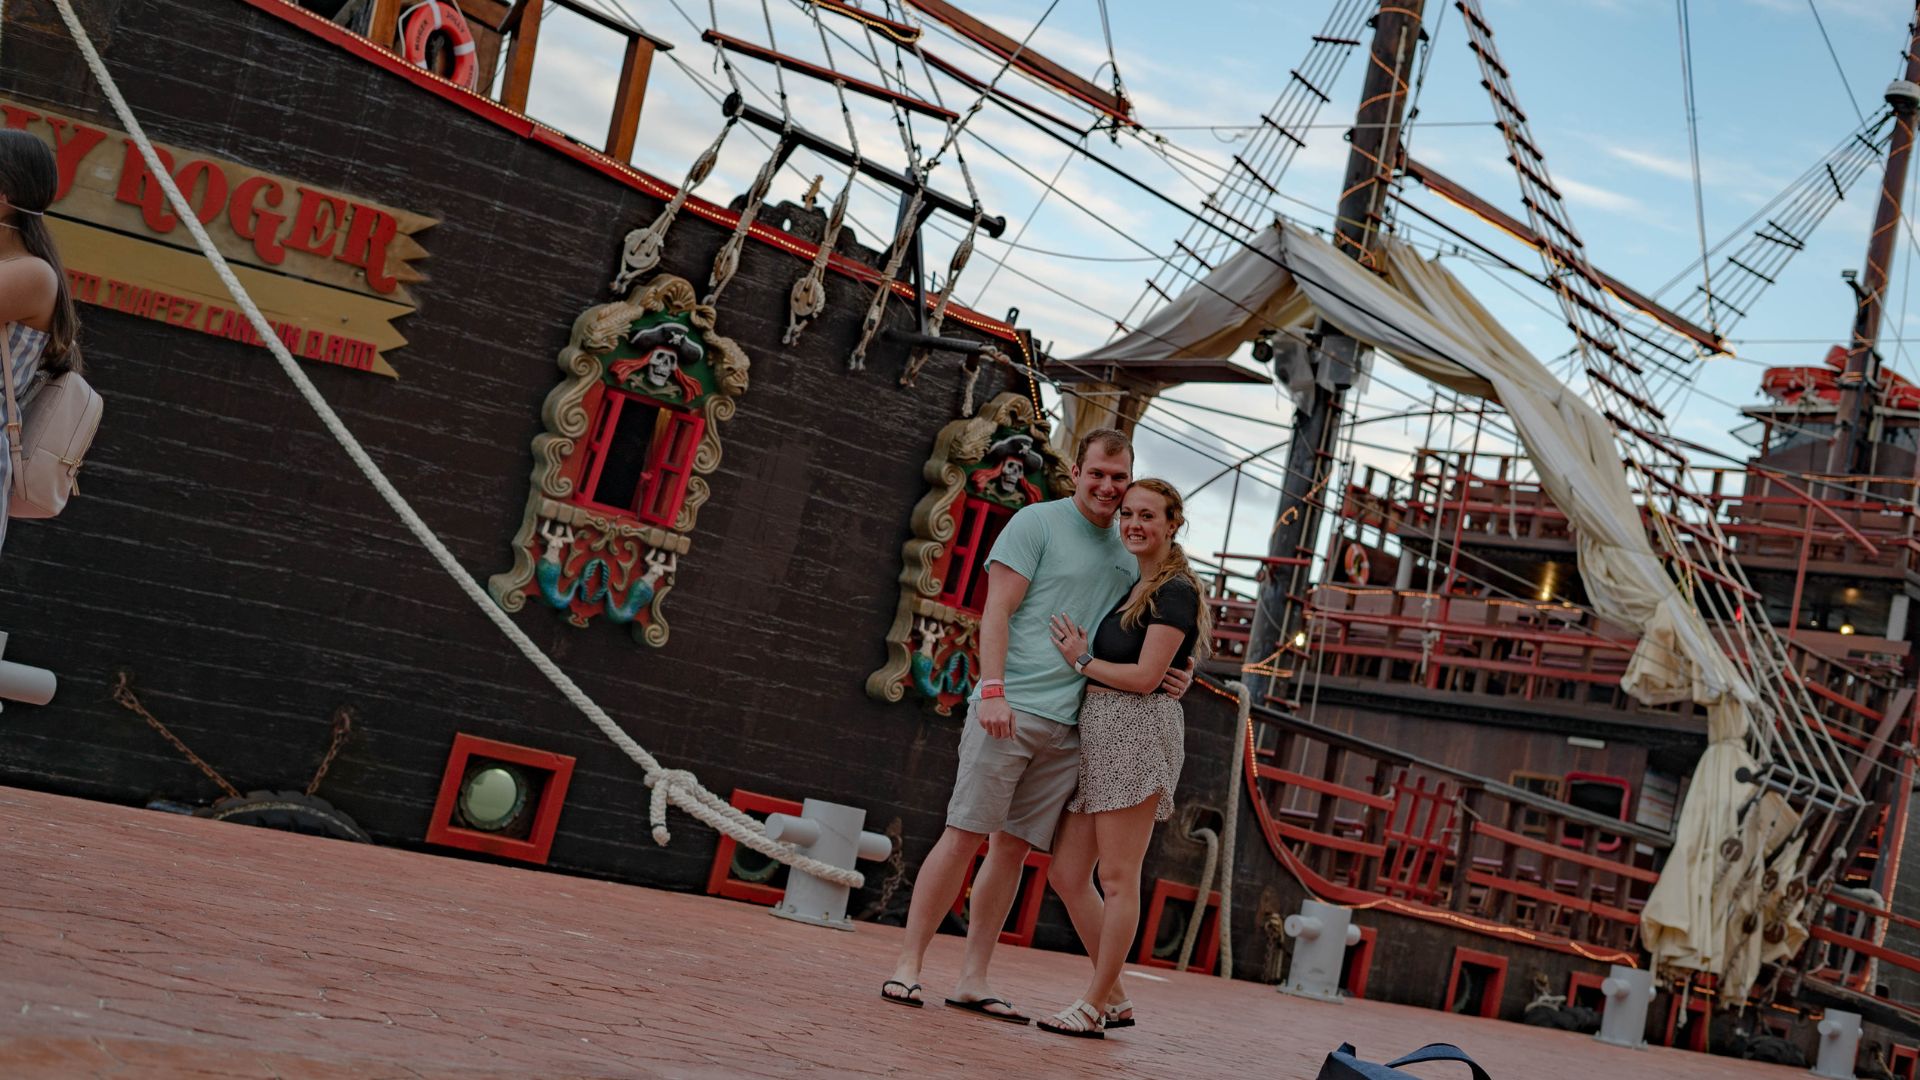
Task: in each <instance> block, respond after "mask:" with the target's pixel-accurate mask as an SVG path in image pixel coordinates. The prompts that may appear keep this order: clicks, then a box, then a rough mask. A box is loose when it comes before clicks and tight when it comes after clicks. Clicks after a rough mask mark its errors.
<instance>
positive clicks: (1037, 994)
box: [0, 788, 1806, 1080]
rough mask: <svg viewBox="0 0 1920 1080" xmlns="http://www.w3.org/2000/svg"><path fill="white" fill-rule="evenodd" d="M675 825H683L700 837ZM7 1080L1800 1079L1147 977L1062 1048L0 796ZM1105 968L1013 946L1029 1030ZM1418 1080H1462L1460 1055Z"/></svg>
mask: <svg viewBox="0 0 1920 1080" xmlns="http://www.w3.org/2000/svg"><path fill="white" fill-rule="evenodd" d="M675 823H676V824H678V825H680V826H681V827H682V828H683V829H684V828H687V823H686V819H684V818H677V819H676V822H675ZM0 867H4V872H0V1075H4V1076H6V1077H9V1078H11V1080H28V1078H40V1077H57V1078H63V1080H64V1078H67V1077H96V1076H98V1077H141V1078H143V1080H147V1078H168V1077H194V1078H226V1077H282V1078H287V1080H293V1078H296V1077H297V1078H334V1077H353V1078H384V1077H463V1078H473V1077H509V1076H511V1077H736V1076H737V1077H749V1076H750V1077H787V1076H804V1077H956V1078H959V1077H964V1078H967V1080H980V1078H982V1077H995V1076H1044V1077H1073V1076H1089V1077H1091V1076H1099V1077H1139V1078H1156V1080H1157V1078H1164V1077H1201V1076H1219V1077H1240V1076H1247V1077H1253V1076H1259V1077H1278V1078H1295V1077H1298V1078H1305V1080H1311V1078H1312V1077H1313V1076H1314V1075H1315V1074H1316V1073H1317V1072H1318V1070H1319V1066H1320V1062H1321V1061H1322V1060H1323V1059H1324V1058H1325V1056H1326V1053H1327V1051H1328V1050H1330V1049H1332V1048H1333V1047H1335V1046H1337V1045H1338V1044H1340V1043H1341V1042H1343V1041H1345V1042H1352V1043H1354V1044H1355V1045H1357V1046H1358V1047H1359V1049H1360V1050H1361V1051H1362V1053H1363V1054H1364V1055H1365V1056H1367V1057H1369V1058H1371V1059H1372V1060H1376V1061H1380V1060H1387V1059H1389V1058H1391V1057H1394V1056H1396V1055H1398V1054H1400V1053H1403V1052H1405V1051H1407V1050H1411V1049H1413V1048H1415V1047H1417V1046H1420V1045H1422V1044H1425V1043H1429V1042H1452V1043H1457V1044H1459V1045H1460V1046H1463V1047H1465V1048H1466V1049H1467V1050H1468V1052H1470V1053H1472V1054H1473V1055H1474V1056H1475V1057H1477V1058H1478V1059H1479V1060H1480V1061H1481V1062H1482V1063H1483V1064H1485V1066H1486V1067H1487V1069H1488V1071H1489V1072H1490V1073H1491V1074H1492V1076H1493V1078H1494V1080H1531V1078H1534V1077H1545V1076H1553V1077H1604V1078H1625V1077H1633V1078H1636V1080H1660V1078H1666V1077H1674V1078H1679V1077H1686V1078H1689V1080H1716V1078H1761V1077H1781V1078H1784V1077H1786V1076H1788V1075H1789V1073H1790V1072H1792V1073H1794V1074H1795V1075H1802V1076H1804V1075H1806V1074H1805V1072H1804V1070H1798V1071H1796V1070H1788V1069H1785V1068H1783V1067H1780V1066H1767V1065H1758V1064H1753V1063H1747V1062H1740V1061H1734V1060H1730V1059H1727V1058H1719V1057H1709V1056H1707V1055H1704V1054H1692V1053H1686V1052H1683V1051H1677V1050H1668V1049H1663V1048H1654V1049H1647V1050H1624V1049H1617V1048H1614V1047H1609V1046H1604V1045H1602V1044H1600V1043H1597V1042H1595V1041H1594V1040H1593V1039H1592V1038H1590V1037H1587V1036H1583V1035H1577V1034H1573V1033H1569V1032H1562V1031H1550V1030H1544V1029H1539V1028H1531V1027H1527V1026H1525V1025H1521V1024H1513V1023H1504V1022H1501V1021H1497V1020H1483V1019H1478V1018H1470V1017H1461V1016H1454V1015H1449V1014H1446V1013H1441V1012H1435V1011H1431V1010H1425V1009H1414V1008H1406V1007H1401V1006H1395V1005H1385V1004H1381V1003H1378V1002H1368V1001H1350V1002H1345V1003H1341V1004H1322V1003H1317V1002H1310V1001H1303V1000H1300V999H1297V998H1290V997H1285V996H1283V995H1280V994H1278V993H1275V992H1274V990H1273V989H1272V988H1270V987H1267V986H1262V985H1259V984H1256V983H1251V982H1233V981H1228V980H1224V979H1217V978H1209V977H1205V976H1200V975H1193V974H1176V973H1173V972H1150V973H1145V974H1138V975H1137V977H1135V976H1136V970H1135V969H1133V968H1131V967H1129V969H1128V971H1129V982H1130V987H1131V991H1132V995H1133V1000H1134V1003H1135V1005H1136V1006H1137V1008H1138V1015H1139V1018H1140V1024H1139V1026H1138V1027H1136V1028H1133V1029H1130V1030H1126V1031H1118V1032H1114V1033H1112V1034H1111V1035H1110V1036H1109V1037H1108V1038H1107V1039H1105V1040H1103V1041H1102V1040H1087V1039H1067V1038H1062V1037H1059V1036H1055V1035H1049V1034H1046V1033H1044V1032H1041V1031H1038V1030H1036V1029H1034V1028H1032V1027H1025V1028H1021V1027H1015V1026H1013V1025H1010V1024H1003V1023H996V1022H992V1021H987V1020H982V1019H979V1018H977V1017H974V1016H972V1015H970V1014H967V1013H962V1012H959V1011H956V1010H952V1009H947V1008H943V1007H942V1006H941V1005H940V998H941V996H942V991H943V989H944V988H945V987H946V985H947V983H948V981H949V980H951V979H952V977H953V975H954V974H955V972H956V971H957V969H958V965H959V960H960V946H961V942H960V939H959V938H956V937H950V936H942V937H940V938H939V939H937V940H936V941H935V943H934V947H933V950H932V953H931V955H930V956H929V958H928V965H927V972H926V980H925V981H926V984H927V995H928V998H929V999H930V1004H929V1005H928V1007H927V1008H925V1009H920V1010H911V1009H905V1008H901V1007H899V1006H897V1005H890V1004H887V1003H886V1002H884V1001H882V1000H880V998H879V996H878V989H879V985H880V982H881V980H882V979H884V978H886V976H887V973H888V972H889V970H890V968H891V964H892V959H893V955H894V951H895V950H896V949H897V948H898V946H899V941H900V931H899V930H898V929H896V928H894V927H888V926H877V925H870V924H862V925H860V927H859V929H858V930H857V932H854V933H842V932H837V931H833V930H825V929H820V928H816V927H812V926H805V925H800V924H796V923H791V922H787V921H784V920H780V919H775V918H772V917H770V916H769V915H768V914H767V911H766V909H764V908H760V907H755V906H752V905H748V904H741V903H734V902H730V901H725V900H717V899H711V898H708V897H702V896H690V895H683V894H677V893H669V892H662V891H658V890H653V889H643V888H637V887H632V886H624V885H615V884H609V883H606V882H600V881H592V880H586V879H582V878H575V877H566V876H561V875H556V874H549V873H540V872H536V871H532V870H521V869H516V868H513V867H508V866H500V865H492V864H488V863H483V862H477V861H470V860H465V859H458V858H444V857H438V856H433V855H427V854H423V853H419V852H410V851H401V850H396V849H391V848H378V847H370V846H366V845H360V844H350V843H345V842H340V841H332V840H324V839H317V838H310V837H304V836H295V835H290V834H286V833H280V832H274V831H270V830H265V829H255V828H248V827H246V826H241V825H230V824H223V823H216V822H211V821H205V820H201V819H196V818H188V817H180V816H175V815H170V814H163V813H158V812H154V811H146V810H136V809H129V808H126V807H120V806H112V805H107V804H103V803H95V802H86V801H81V800H75V799H68V798H62V797H58V796H52V795H45V794H39V793H34V792H27V791H20V790H17V789H12V788H0ZM1084 965H1085V960H1084V959H1083V958H1081V957H1078V956H1070V955H1066V954H1062V953H1053V952H1042V951H1038V950H1032V949H1021V948H1011V947H1003V948H1002V949H1000V951H999V952H998V953H997V955H996V958H995V968H996V973H997V981H998V984H999V989H1000V991H1001V992H1002V993H1004V994H1005V995H1006V996H1008V997H1009V998H1010V999H1012V1000H1013V1001H1014V1002H1016V1003H1017V1004H1018V1005H1019V1006H1020V1007H1021V1008H1023V1009H1024V1010H1025V1011H1027V1012H1029V1013H1033V1014H1038V1013H1039V1012H1040V1011H1041V1010H1043V1009H1044V1010H1046V1011H1052V1010H1054V1009H1058V1008H1060V1007H1062V1006H1064V1005H1065V1004H1067V1003H1068V1002H1069V1001H1071V1000H1072V998H1073V997H1074V996H1075V995H1076V994H1077V993H1078V989H1079V987H1080V984H1081V983H1082V981H1083V980H1084V978H1085V967H1084ZM1421 1071H1422V1075H1423V1076H1431V1077H1435V1078H1446V1077H1451V1076H1453V1075H1454V1074H1455V1073H1459V1074H1460V1075H1462V1076H1464V1075H1465V1070H1464V1069H1463V1068H1461V1067H1460V1066H1457V1065H1454V1066H1450V1065H1433V1066H1423V1067H1421Z"/></svg>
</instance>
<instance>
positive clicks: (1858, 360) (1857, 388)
mask: <svg viewBox="0 0 1920 1080" xmlns="http://www.w3.org/2000/svg"><path fill="white" fill-rule="evenodd" d="M1908 32H1909V37H1908V40H1907V54H1906V55H1907V67H1906V72H1905V74H1904V75H1903V77H1901V78H1899V79H1896V80H1894V82H1893V83H1892V84H1891V85H1890V86H1888V87H1887V93H1886V99H1887V104H1888V105H1891V106H1893V138H1892V142H1891V143H1890V144H1889V145H1888V147H1887V172H1886V177H1885V179H1883V180H1882V181H1881V184H1880V205H1879V207H1878V208H1877V209H1876V210H1875V211H1874V216H1873V234H1872V235H1871V236H1869V237H1868V239H1867V265H1866V269H1865V272H1864V273H1862V274H1861V275H1860V280H1859V282H1858V283H1857V284H1855V286H1854V291H1855V292H1856V293H1857V294H1858V297H1859V307H1858V308H1857V309H1856V310H1855V312H1854V317H1853V339H1852V341H1851V342H1850V343H1849V344H1848V347H1847V366H1846V368H1845V370H1844V371H1843V372H1842V373H1841V375H1840V402H1839V408H1838V409H1837V410H1836V411H1835V415H1834V419H1835V426H1834V433H1833V448H1832V450H1831V451H1830V453H1829V455H1828V458H1827V472H1829V473H1834V474H1846V473H1855V472H1870V471H1872V469H1873V468H1874V462H1873V452H1872V450H1873V439H1874V431H1873V425H1872V423H1871V422H1870V421H1871V414H1870V413H1869V412H1868V411H1867V408H1866V405H1867V402H1868V401H1870V400H1873V398H1874V397H1875V396H1876V391H1875V387H1876V386H1877V385H1878V383H1879V381H1880V358H1879V355H1878V354H1877V353H1876V352H1875V351H1874V349H1875V347H1876V345H1877V344H1878V343H1879V337H1880V316H1881V314H1882V313H1883V312H1884V311H1885V308H1886V305H1885V303H1884V301H1885V298H1886V291H1887V278H1888V269H1889V268H1890V267H1891V265H1892V263H1893V247H1894V241H1895V240H1896V239H1897V238H1898V236H1899V233H1900V228H1901V226H1900V213H1901V207H1900V201H1901V196H1902V193H1903V192H1904V191H1905V190H1906V186H1907V164H1908V162H1909V161H1910V160H1911V159H1912V157H1913V126H1914V112H1915V109H1916V107H1920V86H1917V85H1916V84H1920V5H1916V8H1915V12H1914V21H1913V22H1912V24H1910V25H1909V27H1908ZM1863 419H1865V420H1867V421H1868V422H1866V423H1863V422H1862V421H1863Z"/></svg>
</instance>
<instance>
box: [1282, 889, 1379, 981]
mask: <svg viewBox="0 0 1920 1080" xmlns="http://www.w3.org/2000/svg"><path fill="white" fill-rule="evenodd" d="M1284 926H1285V929H1286V932H1287V936H1288V937H1290V938H1292V939H1293V962H1292V963H1291V964H1289V965H1287V981H1286V982H1284V983H1282V984H1281V985H1280V992H1281V993H1283V994H1293V995H1296V996H1298V997H1310V998H1314V999H1316V1000H1319V1001H1339V1000H1340V968H1341V966H1342V965H1343V964H1344V963H1345V962H1346V958H1347V946H1349V945H1355V944H1358V943H1359V941H1360V928H1359V927H1357V926H1355V925H1353V910H1352V909H1351V908H1343V907H1341V906H1340V905H1338V904H1323V903H1321V902H1319V901H1318V900H1303V901H1301V903H1300V914H1298V915H1289V916H1287V921H1286V923H1285V924H1284Z"/></svg>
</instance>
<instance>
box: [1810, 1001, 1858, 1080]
mask: <svg viewBox="0 0 1920 1080" xmlns="http://www.w3.org/2000/svg"><path fill="white" fill-rule="evenodd" d="M1819 1031H1820V1055H1819V1056H1818V1057H1817V1058H1815V1059H1814V1062H1813V1075H1815V1076H1823V1077H1826V1078H1827V1080H1853V1063H1854V1061H1855V1059H1857V1058H1858V1057H1859V1056H1860V1014H1859V1013H1850V1012H1842V1011H1841V1010H1839V1009H1828V1010H1827V1015H1826V1017H1825V1018H1823V1019H1822V1020H1821V1021H1820V1027H1819Z"/></svg>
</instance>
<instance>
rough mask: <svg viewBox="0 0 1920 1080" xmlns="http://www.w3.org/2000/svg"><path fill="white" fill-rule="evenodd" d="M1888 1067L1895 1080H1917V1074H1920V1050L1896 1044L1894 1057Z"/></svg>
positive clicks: (1894, 1045)
mask: <svg viewBox="0 0 1920 1080" xmlns="http://www.w3.org/2000/svg"><path fill="white" fill-rule="evenodd" d="M1887 1065H1888V1067H1889V1068H1890V1069H1892V1071H1893V1075H1894V1077H1895V1080H1915V1074H1916V1073H1920V1048H1916V1047H1912V1046H1903V1045H1901V1044H1900V1043H1894V1044H1893V1056H1892V1059H1891V1060H1889V1061H1888V1062H1887Z"/></svg>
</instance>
